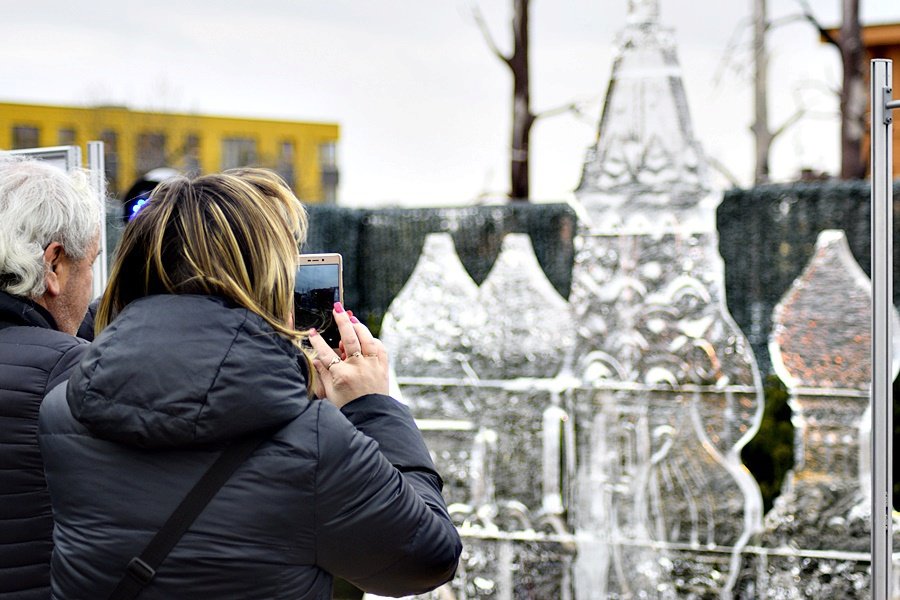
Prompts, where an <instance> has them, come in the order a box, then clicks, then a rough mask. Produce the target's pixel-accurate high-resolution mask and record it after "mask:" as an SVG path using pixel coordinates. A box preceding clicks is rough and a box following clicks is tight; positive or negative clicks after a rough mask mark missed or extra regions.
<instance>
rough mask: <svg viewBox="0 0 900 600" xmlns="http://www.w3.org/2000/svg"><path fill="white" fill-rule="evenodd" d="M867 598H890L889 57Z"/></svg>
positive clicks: (882, 85)
mask: <svg viewBox="0 0 900 600" xmlns="http://www.w3.org/2000/svg"><path fill="white" fill-rule="evenodd" d="M870 82H871V83H870V85H871V90H870V92H871V94H870V95H871V111H870V113H869V114H870V115H871V138H872V156H871V159H872V160H871V164H872V208H871V211H872V463H871V464H872V599H873V600H889V599H890V598H891V567H892V560H891V555H892V550H893V548H892V544H891V539H892V532H891V487H892V483H893V482H892V477H891V467H892V462H893V461H892V453H893V440H892V436H893V397H892V396H893V394H892V388H891V385H892V383H893V381H892V380H893V377H892V374H893V373H892V371H893V369H892V368H891V367H892V357H891V344H892V341H893V335H892V331H891V329H892V327H891V326H892V321H891V314H892V309H893V281H892V277H893V244H894V241H893V220H894V219H893V189H892V179H893V177H892V174H891V170H892V164H891V161H892V156H891V142H892V139H891V135H892V127H893V126H892V124H891V120H892V119H891V108H892V106H889V105H891V104H893V103H892V102H890V99H891V61H890V60H884V59H876V60H873V61H872V71H871V78H870Z"/></svg>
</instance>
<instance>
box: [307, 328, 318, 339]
mask: <svg viewBox="0 0 900 600" xmlns="http://www.w3.org/2000/svg"><path fill="white" fill-rule="evenodd" d="M307 335H308V336H309V337H312V336H314V335H319V332H318V331H316V329H315V327H313V328H310V330H309V332H308V333H307Z"/></svg>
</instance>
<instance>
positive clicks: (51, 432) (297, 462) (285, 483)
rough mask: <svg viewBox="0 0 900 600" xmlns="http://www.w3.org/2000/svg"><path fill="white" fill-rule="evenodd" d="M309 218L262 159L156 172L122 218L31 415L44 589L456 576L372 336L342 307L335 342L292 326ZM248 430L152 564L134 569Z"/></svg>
mask: <svg viewBox="0 0 900 600" xmlns="http://www.w3.org/2000/svg"><path fill="white" fill-rule="evenodd" d="M306 227H307V220H306V213H305V210H304V209H303V207H302V205H301V204H300V203H299V201H298V200H297V199H296V198H295V197H294V195H293V194H292V193H291V192H290V190H289V189H288V188H287V186H286V185H285V184H284V182H283V181H282V180H281V179H280V178H279V177H278V176H277V175H275V174H274V173H272V172H270V171H266V170H260V169H245V170H239V171H230V172H226V173H222V174H212V175H205V176H201V177H198V178H196V179H186V178H176V179H171V180H168V181H165V182H163V183H161V184H160V185H159V187H158V188H156V190H155V191H154V192H153V194H152V196H151V198H150V201H149V202H148V203H146V204H145V206H144V207H143V208H142V209H141V211H140V213H139V214H138V215H137V216H136V217H135V218H134V219H133V220H132V221H131V222H130V223H129V224H128V225H127V226H126V228H125V230H124V232H123V235H122V239H121V242H120V244H119V247H118V250H117V254H116V257H115V261H114V264H113V266H112V269H111V275H110V279H109V282H108V285H107V289H106V292H105V293H104V295H103V298H102V301H101V303H100V306H99V308H98V310H97V314H96V330H97V336H96V338H95V339H94V342H93V343H92V344H91V345H90V346H89V349H88V351H87V353H86V354H85V356H84V358H83V360H82V361H81V363H80V364H79V365H78V367H77V368H76V369H75V371H74V373H73V375H72V377H71V379H70V380H69V382H68V384H67V386H59V387H58V388H56V389H55V390H53V391H52V392H51V393H50V395H49V396H48V397H47V398H46V400H45V401H44V405H43V406H42V408H41V415H40V440H41V448H42V451H43V455H44V461H45V465H46V467H45V468H46V473H47V482H48V485H49V488H50V495H51V498H52V502H53V511H54V518H55V520H56V528H55V533H54V540H55V544H56V545H55V549H54V553H53V560H52V593H53V597H55V598H109V597H110V595H111V593H113V592H114V590H118V589H120V587H121V586H123V585H125V586H128V585H132V583H131V580H130V579H129V578H132V579H134V580H141V585H142V586H143V587H142V591H140V598H141V599H143V600H152V599H154V598H242V599H248V598H291V599H303V598H306V599H314V598H315V599H327V598H330V597H331V590H332V581H333V579H332V578H333V577H335V576H336V577H340V578H342V579H345V580H347V581H349V582H351V583H353V584H354V585H355V586H356V587H358V588H360V589H362V590H367V591H372V592H376V593H381V594H388V595H393V596H399V595H408V594H415V593H422V592H425V591H427V590H430V589H433V588H435V587H437V586H439V585H441V584H442V583H444V582H446V581H448V580H450V579H451V578H452V577H453V575H454V572H455V570H456V566H457V563H458V561H459V556H460V553H461V550H462V546H461V542H460V538H459V535H458V533H457V531H456V529H455V527H454V526H453V524H452V523H451V520H450V517H449V515H448V512H447V508H446V504H445V502H444V499H443V498H442V496H441V488H442V485H443V483H442V481H441V478H440V476H439V475H438V473H437V472H436V470H435V467H434V464H433V463H432V460H431V458H430V456H429V453H428V450H427V448H426V446H425V443H424V441H423V439H422V436H421V434H420V432H419V430H418V429H417V428H416V425H415V422H414V421H413V419H412V417H411V415H410V414H409V412H408V410H407V409H406V408H405V407H404V406H403V405H402V404H400V403H399V402H397V401H396V400H395V399H393V398H391V397H390V396H388V395H387V394H388V355H387V352H386V351H385V348H384V346H383V345H382V344H381V342H380V341H379V340H377V339H376V338H374V337H373V336H372V334H371V333H370V332H369V330H368V329H367V328H366V327H365V326H364V325H363V324H362V323H360V322H359V321H358V320H357V319H356V318H355V317H352V316H351V315H350V314H349V313H348V312H347V311H344V309H343V307H342V306H341V305H340V304H337V305H335V309H334V318H335V321H336V322H337V324H338V327H339V329H340V333H341V346H340V349H338V350H334V349H331V348H329V347H328V345H327V344H326V343H325V342H323V340H322V336H320V335H318V334H317V333H316V332H315V331H314V330H310V331H309V332H299V331H296V330H295V329H294V328H293V288H294V277H295V272H296V266H297V249H298V244H301V243H302V242H303V240H304V239H305V236H306ZM307 342H308V343H309V344H310V345H311V347H312V348H313V349H314V351H315V352H314V353H311V354H310V356H312V358H310V357H308V356H307V354H306V353H305V352H304V350H303V348H304V346H305V343H307ZM247 438H250V439H259V440H261V441H260V442H259V445H258V446H256V447H255V450H253V451H252V452H251V453H250V454H249V457H248V458H246V459H244V460H243V462H241V463H240V464H239V466H238V467H237V468H236V470H235V471H234V472H233V473H232V474H231V475H230V477H228V478H227V479H226V480H225V483H224V485H222V486H221V487H220V488H218V489H217V491H216V492H215V494H214V495H213V496H212V499H211V500H210V501H209V503H208V504H207V505H206V506H205V508H204V509H203V510H202V512H200V513H199V515H198V516H197V517H196V519H195V520H194V521H193V522H192V523H191V524H190V526H189V527H188V528H187V530H186V532H185V533H184V534H183V536H182V537H180V538H179V539H178V541H177V543H175V545H174V546H173V547H172V549H171V552H170V553H168V555H167V556H166V557H165V558H164V559H163V560H162V562H161V563H160V564H159V566H158V567H157V568H155V569H147V568H144V566H143V565H142V560H143V559H141V560H139V561H136V560H134V559H133V557H139V556H140V555H141V553H142V551H143V550H144V548H145V547H146V546H147V544H148V542H149V541H150V540H151V538H153V537H154V535H155V534H156V533H157V532H158V531H159V530H160V528H162V527H163V524H164V523H165V522H166V521H167V519H168V518H169V517H170V516H171V515H172V514H173V512H176V507H177V506H178V505H179V503H180V502H181V501H182V499H183V498H184V497H185V496H186V495H189V490H191V489H192V488H193V487H194V486H195V484H196V483H197V481H198V480H200V478H201V477H202V476H203V475H204V473H207V472H208V469H209V467H210V465H211V464H212V463H213V462H214V461H216V460H217V457H219V456H221V455H222V454H223V452H226V451H227V450H226V449H228V448H231V447H233V445H234V444H238V443H240V440H244V439H247ZM144 562H145V561H144ZM126 573H128V574H129V575H126ZM115 597H126V596H115ZM127 597H133V596H127Z"/></svg>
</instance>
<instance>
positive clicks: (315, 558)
mask: <svg viewBox="0 0 900 600" xmlns="http://www.w3.org/2000/svg"><path fill="white" fill-rule="evenodd" d="M319 402H320V404H319V405H318V406H317V407H316V429H315V431H316V469H315V473H314V476H313V509H312V510H313V528H312V535H313V564H314V565H318V564H319V465H320V464H321V463H322V447H321V445H320V443H319V439H320V437H321V436H320V435H319V422H320V421H321V420H322V419H321V417H322V404H321V402H327V400H319Z"/></svg>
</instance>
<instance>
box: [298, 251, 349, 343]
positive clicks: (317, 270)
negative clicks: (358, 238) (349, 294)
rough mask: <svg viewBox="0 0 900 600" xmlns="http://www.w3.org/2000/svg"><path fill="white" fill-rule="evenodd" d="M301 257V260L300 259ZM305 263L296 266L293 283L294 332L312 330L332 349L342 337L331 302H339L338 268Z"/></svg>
mask: <svg viewBox="0 0 900 600" xmlns="http://www.w3.org/2000/svg"><path fill="white" fill-rule="evenodd" d="M301 258H303V257H301ZM328 260H329V259H327V258H323V259H322V260H321V261H316V262H308V263H305V264H301V265H300V266H299V267H297V274H296V279H295V281H294V325H295V327H296V328H297V329H301V330H302V329H309V328H310V327H315V328H316V330H317V331H318V332H319V334H320V335H321V336H322V338H323V339H324V340H325V341H326V342H328V345H329V346H331V347H332V348H337V347H338V345H339V343H340V341H341V335H340V332H339V331H338V328H337V325H335V323H334V318H333V316H332V310H333V309H334V303H335V302H340V301H341V300H342V297H341V296H342V295H341V291H342V288H341V265H340V262H339V260H340V258H338V259H337V261H338V262H327V261H328Z"/></svg>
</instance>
